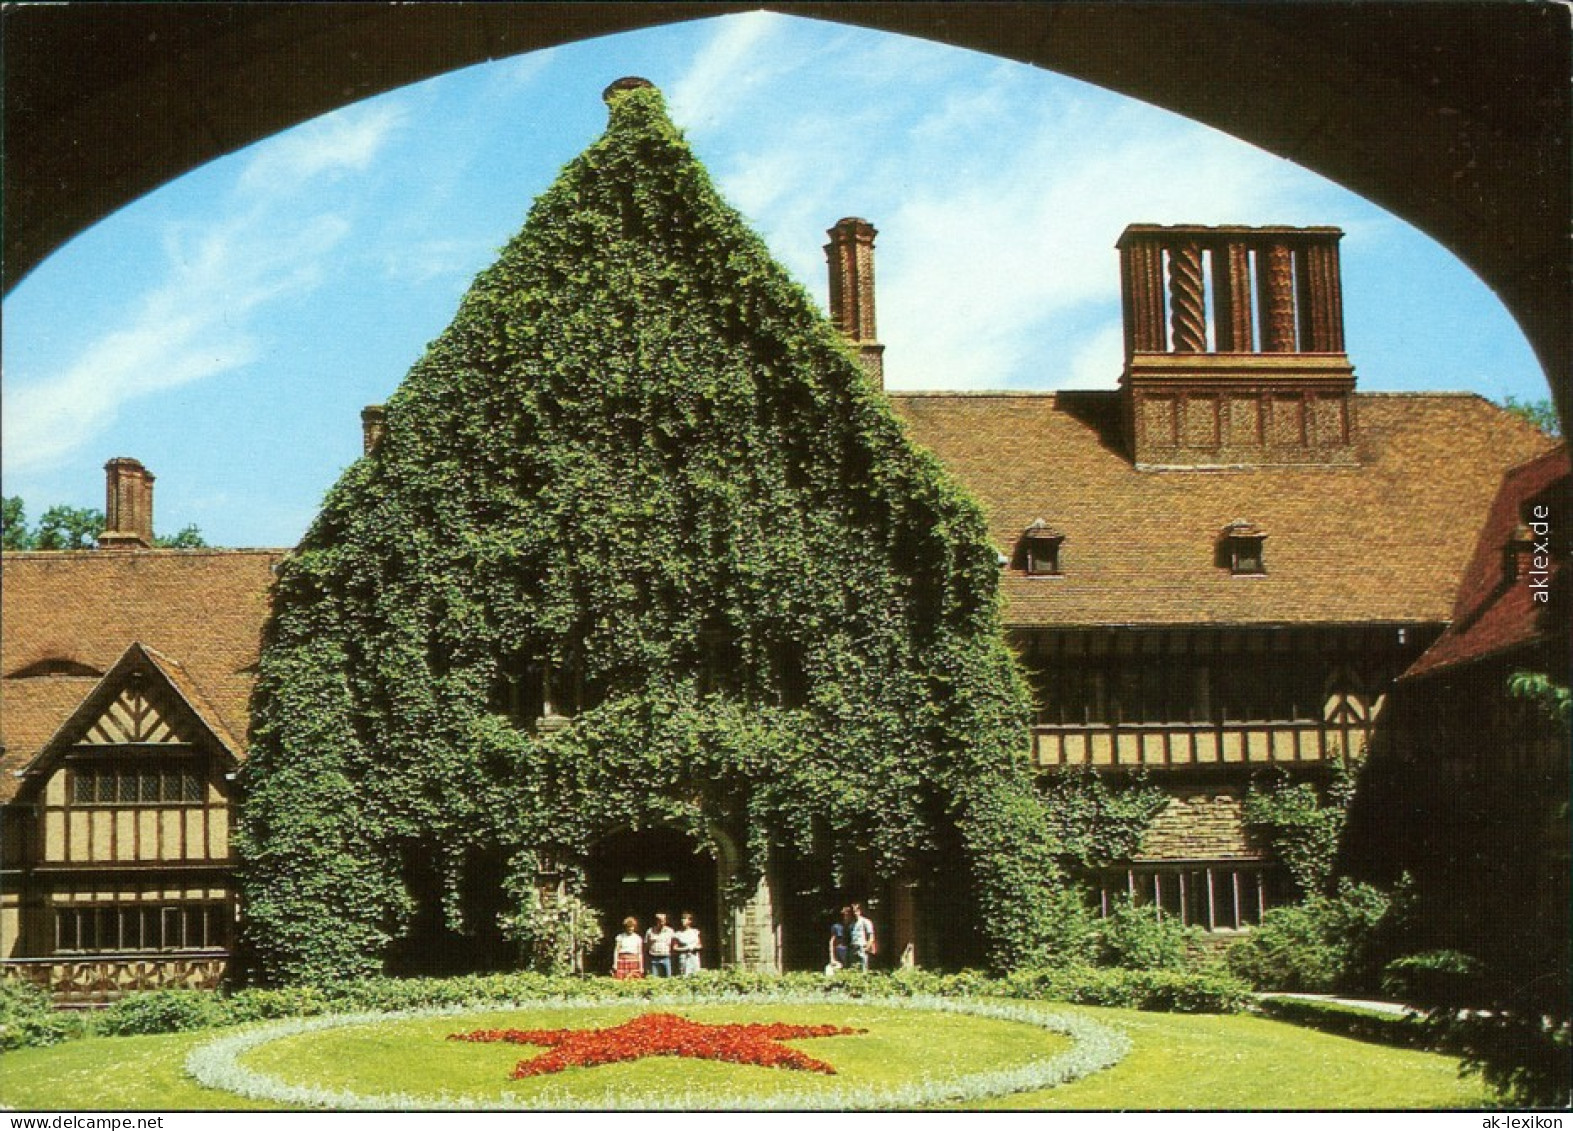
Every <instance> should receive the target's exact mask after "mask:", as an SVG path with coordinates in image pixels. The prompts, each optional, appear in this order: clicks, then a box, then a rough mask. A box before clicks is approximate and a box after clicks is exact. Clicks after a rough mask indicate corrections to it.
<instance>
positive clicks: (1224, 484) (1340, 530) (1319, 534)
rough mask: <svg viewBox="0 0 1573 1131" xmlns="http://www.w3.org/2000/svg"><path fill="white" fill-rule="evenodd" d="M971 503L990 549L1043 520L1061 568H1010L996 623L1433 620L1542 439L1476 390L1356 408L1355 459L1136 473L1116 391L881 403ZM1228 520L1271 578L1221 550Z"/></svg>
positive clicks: (899, 398) (1374, 400)
mask: <svg viewBox="0 0 1573 1131" xmlns="http://www.w3.org/2000/svg"><path fill="white" fill-rule="evenodd" d="M891 400H892V402H893V403H894V405H895V407H896V411H897V412H898V414H899V415H900V416H901V417H902V418H903V419H905V420H906V422H907V424H908V428H909V431H910V433H911V435H912V437H913V438H914V439H915V440H916V441H918V442H919V443H920V444H923V445H924V446H926V447H928V448H929V449H931V450H932V451H933V452H934V453H935V454H936V455H937V456H939V458H940V459H941V460H942V461H943V462H944V463H945V464H946V465H947V466H948V467H949V468H950V469H951V471H952V472H954V473H955V474H956V475H957V476H958V477H959V478H960V479H961V480H962V482H964V483H965V484H966V485H967V486H968V487H969V488H971V490H972V492H973V494H974V495H975V496H976V497H977V498H978V499H979V500H980V501H981V502H982V504H983V506H984V508H985V510H986V512H987V514H988V518H989V528H990V533H991V535H992V537H993V539H994V542H995V545H996V546H997V547H998V549H999V550H1000V551H1001V553H1003V554H1004V555H1005V556H1006V557H1007V558H1012V559H1014V558H1015V548H1016V541H1017V539H1018V538H1019V537H1020V536H1021V534H1022V532H1023V531H1024V530H1025V529H1026V528H1027V526H1028V525H1029V524H1030V523H1032V522H1033V521H1034V520H1036V519H1040V518H1041V519H1043V520H1044V521H1045V522H1046V523H1047V524H1048V525H1049V526H1051V527H1053V528H1054V529H1055V530H1056V531H1057V532H1061V533H1063V534H1064V535H1065V541H1064V544H1063V545H1062V547H1061V550H1060V567H1061V570H1062V573H1061V574H1060V575H1058V576H1039V577H1028V576H1027V575H1026V574H1025V573H1024V572H1023V571H1021V570H1019V569H1007V570H1006V571H1005V576H1004V592H1005V597H1006V602H1007V607H1006V612H1005V620H1006V623H1007V624H1009V625H1011V626H1015V627H1031V626H1038V625H1042V626H1049V625H1085V626H1095V625H1184V624H1219V625H1228V624H1246V623H1258V624H1263V623H1265V624H1358V623H1397V624H1405V623H1427V622H1429V623H1442V622H1445V621H1446V620H1447V619H1448V618H1449V616H1450V615H1451V613H1452V608H1453V598H1454V593H1455V591H1456V588H1457V585H1458V579H1459V578H1460V576H1461V575H1462V574H1463V571H1464V566H1465V564H1466V563H1467V562H1468V560H1469V555H1470V552H1471V549H1472V547H1473V546H1474V544H1475V536H1476V533H1477V531H1478V530H1479V527H1480V523H1481V521H1482V520H1483V519H1484V517H1485V514H1486V511H1487V509H1488V507H1489V506H1490V503H1491V499H1492V496H1493V495H1494V494H1495V492H1496V487H1497V483H1498V481H1499V480H1500V479H1501V476H1502V473H1503V471H1504V470H1505V469H1507V468H1508V467H1510V466H1512V465H1513V464H1516V463H1520V462H1522V461H1524V460H1526V459H1529V458H1531V457H1532V456H1535V455H1536V454H1538V453H1540V452H1543V451H1545V450H1546V448H1548V447H1549V446H1550V444H1551V441H1550V440H1549V439H1547V438H1546V437H1545V436H1544V435H1543V434H1542V433H1540V432H1539V431H1537V430H1536V429H1535V428H1533V427H1531V426H1530V425H1528V424H1526V423H1525V422H1523V421H1522V420H1520V419H1518V418H1517V417H1515V416H1513V415H1511V414H1509V413H1507V412H1504V411H1503V410H1502V409H1500V408H1498V407H1497V406H1495V405H1493V404H1491V403H1490V402H1488V401H1486V400H1484V399H1482V398H1480V397H1478V396H1474V395H1472V394H1446V393H1443V394H1381V393H1378V394H1363V395H1359V396H1357V397H1356V398H1355V404H1356V411H1357V414H1358V427H1359V451H1360V459H1361V462H1360V464H1359V465H1358V466H1354V467H1261V468H1253V469H1237V470H1166V471H1139V470H1137V469H1136V468H1135V467H1133V466H1132V464H1131V462H1130V460H1129V459H1128V458H1127V456H1126V454H1125V451H1124V445H1123V442H1122V439H1121V427H1120V399H1119V394H1118V393H1115V392H1107V393H1104V392H1076V393H1059V394H1042V393H1038V394H1032V393H977V394H939V393H936V394H926V393H913V394H902V393H897V394H893V395H892V397H891ZM1237 520H1240V521H1245V522H1250V523H1253V524H1255V525H1257V526H1259V527H1261V529H1262V530H1263V531H1265V532H1266V534H1267V535H1268V537H1267V540H1266V551H1265V564H1266V573H1265V575H1262V576H1234V575H1232V574H1231V573H1230V571H1229V569H1228V568H1227V562H1225V563H1224V564H1223V565H1220V564H1219V562H1218V558H1217V547H1218V538H1219V531H1220V530H1222V529H1223V528H1224V527H1225V526H1227V525H1228V524H1229V523H1232V522H1235V521H1237Z"/></svg>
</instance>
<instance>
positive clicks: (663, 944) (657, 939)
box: [644, 911, 677, 978]
mask: <svg viewBox="0 0 1573 1131" xmlns="http://www.w3.org/2000/svg"><path fill="white" fill-rule="evenodd" d="M676 935H677V932H676V931H674V930H672V928H671V926H670V925H669V924H668V923H667V921H666V912H665V911H657V912H656V913H655V925H654V926H653V927H651V928H650V929H649V930H648V931H646V932H645V933H644V942H645V951H646V953H648V954H649V956H650V976H651V977H652V978H670V977H671V976H672V940H673V939H674V938H675V937H676Z"/></svg>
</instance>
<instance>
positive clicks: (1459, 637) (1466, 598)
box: [1404, 444, 1573, 679]
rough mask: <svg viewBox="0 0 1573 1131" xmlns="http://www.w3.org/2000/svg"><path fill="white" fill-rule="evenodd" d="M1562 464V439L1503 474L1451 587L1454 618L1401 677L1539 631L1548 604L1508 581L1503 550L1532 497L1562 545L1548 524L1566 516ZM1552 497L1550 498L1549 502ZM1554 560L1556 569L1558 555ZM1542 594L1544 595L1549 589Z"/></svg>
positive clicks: (1526, 584) (1522, 584)
mask: <svg viewBox="0 0 1573 1131" xmlns="http://www.w3.org/2000/svg"><path fill="white" fill-rule="evenodd" d="M1569 468H1570V465H1569V460H1568V449H1567V445H1566V444H1564V445H1562V446H1560V447H1558V448H1556V449H1554V450H1552V451H1549V452H1547V453H1546V454H1545V455H1543V456H1539V457H1538V458H1536V459H1533V460H1530V461H1529V462H1528V463H1525V464H1520V465H1519V466H1518V467H1515V468H1513V469H1511V470H1510V471H1509V472H1508V473H1507V474H1506V475H1505V476H1503V477H1502V485H1501V489H1500V490H1499V491H1498V492H1497V496H1496V501H1495V502H1494V503H1493V504H1492V506H1491V513H1490V514H1489V515H1488V516H1487V517H1486V522H1485V525H1484V526H1483V527H1482V528H1481V531H1480V538H1479V541H1478V543H1477V544H1476V546H1475V556H1474V557H1473V558H1472V559H1471V560H1470V563H1469V568H1468V570H1466V571H1465V573H1464V580H1463V582H1462V583H1461V584H1460V585H1459V587H1458V600H1457V602H1456V603H1455V604H1454V607H1453V623H1452V624H1450V625H1449V626H1448V629H1447V631H1446V632H1444V633H1443V634H1442V635H1441V636H1440V637H1438V638H1437V641H1436V643H1435V644H1433V645H1432V646H1431V647H1430V648H1428V649H1426V652H1425V654H1424V655H1422V656H1421V657H1420V658H1419V659H1418V660H1416V661H1415V663H1414V665H1413V666H1412V667H1411V668H1410V669H1409V671H1407V672H1405V673H1404V676H1405V678H1406V679H1407V678H1411V677H1413V676H1419V675H1425V674H1427V673H1430V672H1434V671H1437V670H1439V669H1441V668H1445V667H1450V666H1452V665H1453V664H1459V663H1465V662H1468V661H1471V660H1479V659H1484V658H1485V657H1487V656H1492V655H1496V654H1498V653H1500V652H1504V651H1507V650H1509V649H1511V648H1516V647H1518V646H1519V645H1522V644H1528V643H1532V642H1534V641H1536V640H1538V639H1540V637H1541V636H1542V635H1543V634H1544V633H1545V631H1546V629H1547V624H1546V621H1547V619H1548V618H1547V616H1546V610H1547V607H1548V606H1547V605H1545V604H1540V603H1537V602H1536V601H1535V599H1534V593H1535V592H1536V590H1535V589H1534V588H1532V587H1531V585H1530V580H1531V579H1530V577H1529V576H1528V575H1527V573H1526V574H1524V575H1520V576H1519V577H1516V578H1512V579H1509V577H1508V573H1507V561H1506V557H1505V553H1504V551H1505V550H1506V549H1507V546H1508V543H1509V542H1510V541H1511V540H1512V538H1513V534H1514V531H1515V529H1516V528H1517V527H1518V524H1519V522H1520V520H1521V519H1522V518H1523V517H1524V507H1525V504H1526V503H1528V502H1530V501H1531V500H1536V501H1546V502H1547V503H1548V505H1549V506H1550V513H1551V519H1550V521H1551V523H1552V525H1553V530H1552V532H1551V538H1553V539H1555V540H1556V542H1557V544H1558V545H1561V544H1563V543H1562V536H1563V534H1564V532H1562V531H1558V530H1556V529H1555V526H1556V525H1559V524H1560V523H1564V522H1566V521H1567V518H1566V517H1565V516H1567V515H1568V514H1570V513H1573V511H1569V509H1568V503H1569V495H1570V493H1573V486H1570V483H1569V475H1570V469H1569ZM1552 496H1556V498H1555V500H1554V501H1553V500H1552V499H1551V498H1550V497H1552ZM1536 541H1545V539H1536ZM1553 557H1554V558H1556V559H1557V564H1558V565H1559V566H1560V555H1555V554H1554V555H1553ZM1544 592H1547V593H1549V592H1550V589H1549V588H1548V589H1546V590H1545V591H1544ZM1564 631H1566V628H1565V626H1564Z"/></svg>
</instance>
